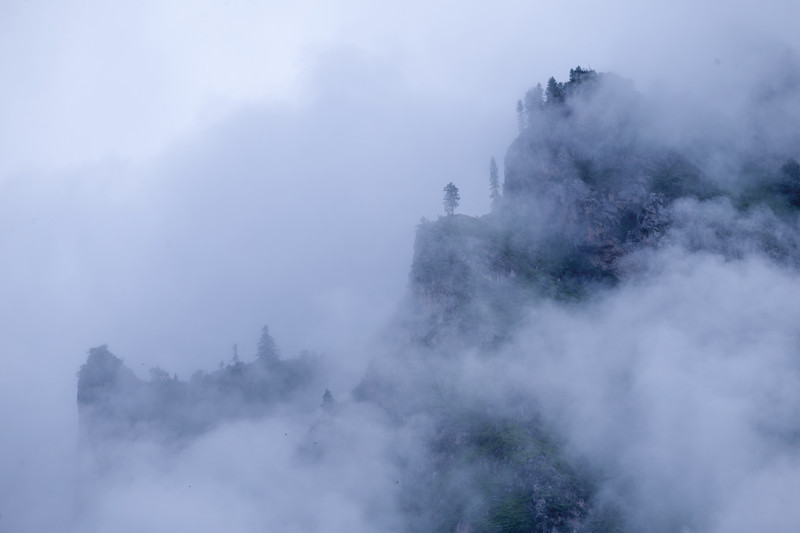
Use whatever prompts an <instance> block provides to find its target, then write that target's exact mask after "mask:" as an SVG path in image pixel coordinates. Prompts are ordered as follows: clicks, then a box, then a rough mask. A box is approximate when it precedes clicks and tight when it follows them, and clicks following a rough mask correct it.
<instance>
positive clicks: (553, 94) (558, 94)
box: [544, 76, 564, 105]
mask: <svg viewBox="0 0 800 533" xmlns="http://www.w3.org/2000/svg"><path fill="white" fill-rule="evenodd" d="M544 94H545V97H546V102H547V104H548V105H553V104H558V103H561V102H563V101H564V86H563V84H561V83H558V82H557V81H556V79H555V78H554V77H552V76H551V77H550V79H549V80H547V89H546V90H545V93H544Z"/></svg>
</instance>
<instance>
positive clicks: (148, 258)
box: [0, 0, 800, 531]
mask: <svg viewBox="0 0 800 533" xmlns="http://www.w3.org/2000/svg"><path fill="white" fill-rule="evenodd" d="M798 15H800V7H798V5H797V3H796V2H792V1H789V0H786V1H782V0H773V1H768V2H762V3H760V4H758V5H757V6H753V4H752V3H751V2H744V1H736V2H724V3H723V2H719V1H695V2H689V1H681V2H672V3H669V4H666V3H659V4H656V3H654V2H634V1H627V0H625V1H623V0H616V1H611V2H604V3H602V4H600V3H597V2H590V1H565V2H557V3H550V4H547V5H545V4H540V3H533V2H520V1H501V2H494V3H492V4H491V5H489V4H482V3H464V2H455V1H441V2H435V3H431V2H421V1H416V0H414V1H409V2H403V3H398V4H396V5H389V4H388V3H387V4H382V3H375V2H367V1H361V0H343V1H339V2H326V1H319V2H310V1H299V2H298V1H295V2H255V1H236V0H229V1H211V0H208V1H193V2H178V1H175V2H170V1H166V2H164V1H142V2H126V1H122V2H113V3H111V2H100V1H69V2H56V1H45V0H42V1H17V0H7V1H5V2H2V3H0V72H2V74H3V75H2V79H3V83H2V84H0V302H2V304H0V320H2V323H3V324H4V326H3V328H1V329H0V353H2V355H3V361H4V363H5V364H4V366H5V369H4V371H3V373H2V375H1V376H0V425H2V427H5V428H12V431H10V432H4V433H6V434H7V435H10V436H9V437H7V438H6V440H5V442H4V444H2V445H0V446H2V448H1V449H0V457H2V458H0V480H4V481H0V495H6V496H7V495H8V494H9V493H10V489H9V487H16V488H17V489H18V491H17V493H18V495H19V496H18V497H19V498H20V499H21V501H22V500H25V498H26V497H27V495H29V494H32V493H36V492H39V493H41V492H42V487H43V486H47V485H48V484H51V485H52V484H55V485H58V483H59V480H61V481H63V480H64V478H62V477H58V476H56V475H55V474H52V475H51V473H52V472H55V471H56V470H57V468H56V466H55V465H57V464H60V463H59V462H60V461H62V460H64V459H65V457H68V454H69V450H68V449H63V450H60V452H59V453H60V454H61V455H59V454H58V453H57V454H55V455H53V453H52V450H50V449H48V448H47V447H46V446H44V445H43V444H42V443H45V442H48V441H52V440H53V439H62V438H63V439H66V440H68V439H69V436H70V435H72V436H74V434H75V432H76V417H77V414H76V411H75V405H74V394H75V372H76V370H77V369H78V367H79V365H80V364H81V363H82V362H83V361H84V359H85V355H86V351H87V350H88V348H90V347H92V346H96V345H99V344H104V343H107V344H109V346H110V348H111V350H112V351H113V352H114V353H116V354H117V355H119V356H121V357H122V358H123V359H125V360H126V361H127V362H128V363H129V364H130V365H131V366H132V367H134V368H136V369H137V371H138V369H139V367H142V368H149V367H151V366H154V365H156V364H158V365H161V366H162V367H164V368H165V369H167V370H168V371H170V372H177V373H178V374H179V375H180V376H182V377H186V376H188V375H190V374H191V372H192V371H194V370H195V369H197V368H205V369H210V368H214V367H215V366H216V364H217V363H218V362H219V361H220V360H228V359H229V358H230V356H231V354H232V346H233V344H234V343H237V344H238V345H239V353H240V354H242V355H243V356H245V357H247V356H249V355H252V353H253V352H254V350H255V343H256V341H257V338H258V333H259V331H260V328H261V326H262V325H264V324H268V325H269V326H270V330H271V332H272V334H273V336H274V337H275V339H276V341H277V343H278V345H279V346H280V347H281V348H282V350H283V352H284V353H285V354H287V355H292V354H295V353H297V352H299V351H300V350H303V349H309V350H315V351H320V352H325V353H326V354H327V356H328V357H331V358H333V359H335V360H336V361H337V362H339V363H341V364H342V365H344V366H345V367H348V368H351V373H352V377H353V379H356V376H357V375H358V374H359V372H361V371H362V370H363V365H364V364H365V358H366V357H367V356H366V355H364V354H363V353H362V351H360V350H359V349H358V347H360V346H364V345H367V344H368V343H369V339H370V337H371V336H372V335H375V334H376V332H377V331H379V330H380V328H381V326H382V325H383V324H384V323H386V322H387V321H388V320H389V319H390V317H391V316H392V313H393V312H394V310H395V308H396V305H397V303H398V302H399V300H400V299H401V298H402V295H403V293H404V290H405V287H406V281H407V275H408V267H409V265H410V262H411V258H412V254H413V239H414V228H415V226H416V225H417V224H418V223H419V221H420V218H421V217H427V218H429V219H435V218H436V217H437V216H438V215H439V214H442V212H443V209H442V206H441V196H442V187H443V186H444V185H445V184H447V183H448V182H450V181H453V182H455V183H456V185H457V186H458V187H459V189H460V191H461V196H462V204H461V207H460V208H459V211H460V212H462V213H465V214H469V215H480V214H483V213H486V212H487V211H488V208H489V198H488V163H489V159H490V158H491V157H492V156H494V157H496V158H497V159H498V162H501V161H502V158H503V155H504V152H505V149H506V147H507V146H508V144H509V143H510V141H511V140H513V138H514V136H515V134H516V131H515V129H516V117H515V115H514V105H515V102H516V100H517V99H518V98H521V97H522V96H523V94H524V92H525V91H526V90H527V89H528V88H530V87H531V86H533V85H535V84H536V83H537V82H545V81H546V80H547V78H548V77H550V76H551V75H554V76H556V77H557V78H559V79H564V78H566V76H567V73H568V70H569V68H571V67H574V66H576V65H581V66H584V67H592V68H595V69H597V70H601V71H614V72H617V73H619V74H620V75H622V76H625V77H627V78H630V79H632V80H633V82H634V83H635V85H636V86H637V87H638V88H640V89H642V90H655V91H661V92H662V93H663V94H664V95H665V98H667V99H687V100H697V101H702V102H704V103H707V104H708V105H712V106H717V107H719V109H721V110H722V111H723V112H728V113H732V114H733V113H735V112H736V110H737V109H738V108H737V104H738V99H739V98H741V95H742V94H746V93H747V90H746V89H743V88H746V87H748V86H749V84H753V83H754V80H755V79H757V78H758V75H759V73H760V72H761V69H762V66H763V64H764V63H768V62H771V61H775V58H776V57H780V54H781V53H784V51H785V50H786V49H791V50H794V51H795V52H797V51H798V50H800V34H798V33H797V31H796V26H795V24H794V21H796V20H797V18H798ZM726 87H728V88H730V89H729V90H727V89H726ZM712 92H713V94H714V95H715V97H714V98H713V99H709V95H710V94H712ZM19 405H24V406H26V407H25V409H26V412H27V415H26V416H25V417H24V418H21V417H20V416H19V413H18V408H17V407H16V406H19ZM65 436H66V437H65ZM32 443H33V444H32ZM31 464H37V465H40V467H39V468H37V469H36V474H35V475H31V474H30V472H31V468H30V465H31ZM63 482H64V483H66V481H63ZM15 490H16V489H15ZM53 490H54V492H53V493H54V494H55V489H53ZM43 494H44V496H43V497H46V495H47V491H44V493H43ZM0 501H2V500H1V499H0ZM2 513H4V510H3V507H2V506H0V514H2ZM0 520H2V519H1V518H0ZM2 524H3V522H2V521H0V531H2ZM31 530H32V529H31Z"/></svg>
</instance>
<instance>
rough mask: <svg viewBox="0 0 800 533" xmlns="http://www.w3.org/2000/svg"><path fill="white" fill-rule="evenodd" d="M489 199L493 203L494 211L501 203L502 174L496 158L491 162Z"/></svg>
mask: <svg viewBox="0 0 800 533" xmlns="http://www.w3.org/2000/svg"><path fill="white" fill-rule="evenodd" d="M489 199H490V200H491V201H492V209H494V208H495V207H497V202H499V201H500V174H499V172H498V170H497V162H496V161H495V160H494V157H493V158H492V160H491V161H489Z"/></svg>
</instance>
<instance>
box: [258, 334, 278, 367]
mask: <svg viewBox="0 0 800 533" xmlns="http://www.w3.org/2000/svg"><path fill="white" fill-rule="evenodd" d="M256 357H258V360H259V361H263V362H265V363H266V362H270V361H277V360H278V347H277V346H276V345H275V340H274V339H273V338H272V335H270V334H269V328H268V327H267V326H264V327H263V328H261V338H260V339H258V349H257V350H256Z"/></svg>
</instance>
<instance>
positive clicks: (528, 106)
mask: <svg viewBox="0 0 800 533" xmlns="http://www.w3.org/2000/svg"><path fill="white" fill-rule="evenodd" d="M543 103H544V90H543V89H542V84H541V83H537V84H536V87H534V88H533V89H531V90H529V91H528V92H527V93H525V119H526V123H527V126H528V127H531V125H532V124H533V123H534V122H535V121H536V115H537V114H538V113H539V111H541V109H542V104H543Z"/></svg>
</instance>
